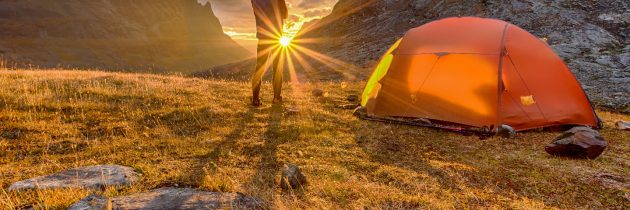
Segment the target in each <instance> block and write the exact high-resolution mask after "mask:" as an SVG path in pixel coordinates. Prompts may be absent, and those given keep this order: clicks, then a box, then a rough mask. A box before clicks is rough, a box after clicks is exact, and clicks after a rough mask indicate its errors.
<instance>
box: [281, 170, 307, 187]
mask: <svg viewBox="0 0 630 210" xmlns="http://www.w3.org/2000/svg"><path fill="white" fill-rule="evenodd" d="M304 185H306V177H305V176H304V174H302V171H300V168H299V167H297V166H296V165H293V164H285V165H284V167H283V169H282V178H281V179H280V187H281V188H282V189H283V190H289V189H299V188H301V187H303V186H304Z"/></svg>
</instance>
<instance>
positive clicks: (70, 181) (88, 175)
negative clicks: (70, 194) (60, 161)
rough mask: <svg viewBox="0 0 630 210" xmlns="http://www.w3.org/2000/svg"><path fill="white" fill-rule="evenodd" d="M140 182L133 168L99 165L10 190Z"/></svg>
mask: <svg viewBox="0 0 630 210" xmlns="http://www.w3.org/2000/svg"><path fill="white" fill-rule="evenodd" d="M137 180H138V173H136V172H135V171H134V169H133V168H130V167H125V166H119V165H97V166H88V167H80V168H73V169H69V170H65V171H61V172H58V173H55V174H51V175H47V176H40V177H35V178H32V179H27V180H23V181H19V182H16V183H13V184H12V185H11V186H10V187H9V190H25V189H35V188H37V189H52V188H101V187H105V186H121V185H131V184H132V183H134V182H136V181H137Z"/></svg>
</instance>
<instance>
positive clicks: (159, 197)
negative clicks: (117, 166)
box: [69, 188, 262, 210]
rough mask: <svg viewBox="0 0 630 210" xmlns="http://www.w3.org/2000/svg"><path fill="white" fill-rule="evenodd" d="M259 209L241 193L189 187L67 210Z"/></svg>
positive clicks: (95, 199)
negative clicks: (208, 190) (209, 190)
mask: <svg viewBox="0 0 630 210" xmlns="http://www.w3.org/2000/svg"><path fill="white" fill-rule="evenodd" d="M104 207H107V208H106V209H262V202H261V201H260V200H258V199H256V198H254V197H249V196H245V195H243V194H240V193H220V192H207V191H201V190H196V189H191V188H160V189H156V190H152V191H149V192H144V193H137V194H132V195H128V196H120V197H115V198H111V199H108V198H105V197H102V196H94V195H93V196H89V197H87V198H84V199H82V200H81V201H79V202H78V203H76V204H74V205H72V206H70V208H69V209H70V210H92V209H94V210H97V209H98V210H100V209H104Z"/></svg>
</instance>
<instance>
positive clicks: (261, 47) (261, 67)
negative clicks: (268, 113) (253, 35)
mask: <svg viewBox="0 0 630 210" xmlns="http://www.w3.org/2000/svg"><path fill="white" fill-rule="evenodd" d="M264 42H265V41H263V40H260V41H258V49H257V55H256V56H257V58H256V69H255V70H254V75H253V76H252V105H254V106H260V105H262V103H261V102H260V86H261V85H262V78H263V75H264V74H265V70H266V69H267V59H268V58H269V50H268V49H267V48H268V47H269V45H267V44H264Z"/></svg>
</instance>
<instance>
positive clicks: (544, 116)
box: [507, 55, 549, 123]
mask: <svg viewBox="0 0 630 210" xmlns="http://www.w3.org/2000/svg"><path fill="white" fill-rule="evenodd" d="M507 58H508V59H510V63H512V66H513V67H514V71H515V72H516V75H518V78H520V79H521V82H523V84H524V85H525V88H526V89H527V92H529V94H532V91H531V90H530V89H529V86H528V85H527V82H525V79H523V76H521V73H520V72H519V71H518V68H516V64H514V61H513V60H512V57H511V56H509V55H508V56H507ZM532 95H533V94H532ZM535 104H536V108H537V109H538V111H539V112H540V114H541V115H542V116H543V118H544V119H545V121H546V122H547V123H549V119H547V116H546V115H545V113H544V112H543V111H542V109H541V108H540V106H539V105H538V103H535Z"/></svg>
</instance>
